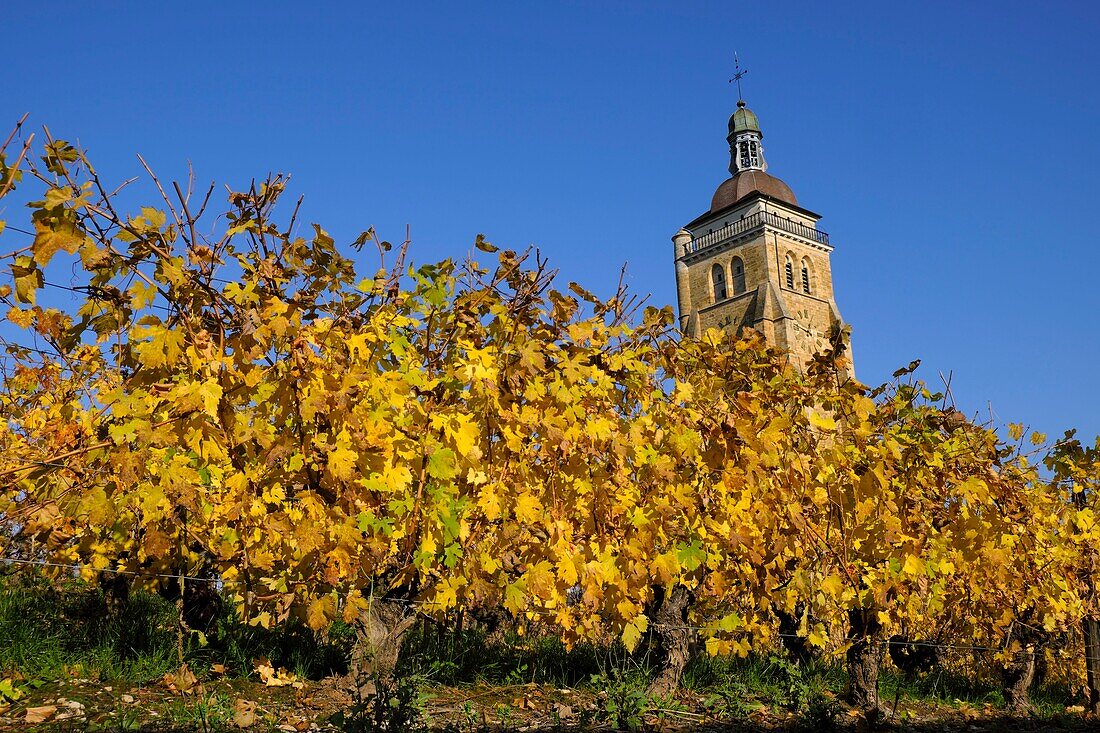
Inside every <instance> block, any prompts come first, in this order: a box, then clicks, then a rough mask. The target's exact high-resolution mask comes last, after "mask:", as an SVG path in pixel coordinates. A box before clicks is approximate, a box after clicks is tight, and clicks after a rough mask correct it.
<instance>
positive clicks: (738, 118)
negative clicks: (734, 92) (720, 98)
mask: <svg viewBox="0 0 1100 733" xmlns="http://www.w3.org/2000/svg"><path fill="white" fill-rule="evenodd" d="M739 132H755V133H757V134H759V135H760V137H764V133H762V132H760V122H759V121H757V119H756V115H755V114H753V111H752V110H751V109H749V108H748V107H746V106H745V100H743V99H739V100H738V101H737V110H736V111H735V112H734V113H733V114H732V115H730V134H731V135H733V134H737V133H739Z"/></svg>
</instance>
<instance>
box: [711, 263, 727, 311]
mask: <svg viewBox="0 0 1100 733" xmlns="http://www.w3.org/2000/svg"><path fill="white" fill-rule="evenodd" d="M710 282H711V284H712V285H713V286H714V302H715V303H717V302H718V301H720V300H725V299H726V268H724V267H722V265H720V264H719V263H717V262H715V263H714V267H712V268H710Z"/></svg>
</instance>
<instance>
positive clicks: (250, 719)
mask: <svg viewBox="0 0 1100 733" xmlns="http://www.w3.org/2000/svg"><path fill="white" fill-rule="evenodd" d="M255 724H256V703H255V702H253V701H252V700H237V702H235V703H233V725H235V726H237V727H238V728H250V727H252V726H253V725H255Z"/></svg>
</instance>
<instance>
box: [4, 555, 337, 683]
mask: <svg viewBox="0 0 1100 733" xmlns="http://www.w3.org/2000/svg"><path fill="white" fill-rule="evenodd" d="M176 628H177V615H176V607H175V604H174V603H172V602H170V601H168V600H165V599H164V598H162V597H160V596H159V595H157V594H155V593H146V592H140V591H135V592H133V593H131V594H130V597H129V600H128V601H127V602H126V603H125V604H122V605H121V606H117V607H113V608H111V609H110V610H109V608H108V603H107V600H106V598H105V597H104V595H103V594H102V593H101V592H100V591H99V590H96V589H93V588H89V587H88V586H87V585H85V584H84V583H81V582H79V581H77V580H73V581H68V582H65V583H61V584H50V583H47V582H46V581H43V580H40V579H36V578H35V577H34V576H30V575H24V576H16V577H11V576H9V577H6V578H0V672H4V673H11V672H19V673H20V674H22V675H23V677H25V678H26V679H27V680H32V681H33V680H55V679H62V678H67V677H82V678H93V679H102V680H115V681H126V682H132V683H138V684H140V683H144V682H148V681H150V680H154V679H157V678H160V677H162V676H164V674H165V673H167V672H170V671H174V670H176V669H178V668H179V655H178V652H177V646H176ZM204 634H205V636H206V643H205V644H203V643H200V639H199V637H198V635H195V634H191V635H188V636H187V638H186V639H185V644H184V660H185V661H186V662H187V664H188V665H189V666H190V667H191V668H192V669H193V670H194V671H196V673H203V672H205V671H207V670H209V668H210V665H212V664H222V665H224V666H225V667H226V670H227V673H228V674H230V675H231V676H236V677H247V676H248V675H250V674H251V673H252V670H253V661H254V660H255V659H257V658H260V657H266V658H268V659H269V660H271V662H272V664H273V665H274V666H275V667H285V668H286V669H288V670H289V671H291V672H294V673H295V674H297V675H299V676H301V677H306V678H310V679H320V678H322V677H327V676H329V675H332V674H342V673H344V672H346V671H347V662H346V660H347V656H348V652H349V651H350V648H351V643H352V641H353V640H354V634H353V632H352V631H351V630H350V629H349V628H348V627H347V626H346V625H343V624H337V625H335V626H334V627H333V628H332V629H331V630H330V631H329V632H328V633H327V634H325V635H324V636H323V637H319V636H318V635H316V634H314V633H313V632H312V631H311V630H310V629H308V628H306V627H305V626H303V625H301V624H297V623H290V624H287V625H285V626H283V627H281V628H279V629H274V630H267V629H261V628H257V627H253V626H248V625H247V624H242V623H241V622H240V621H239V620H238V619H237V617H236V616H235V615H234V614H233V612H232V609H230V608H228V607H223V608H219V609H218V613H217V615H216V617H215V620H214V621H213V623H212V624H211V625H210V628H208V629H205V630H204Z"/></svg>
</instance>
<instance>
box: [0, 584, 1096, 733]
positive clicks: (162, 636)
mask: <svg viewBox="0 0 1100 733" xmlns="http://www.w3.org/2000/svg"><path fill="white" fill-rule="evenodd" d="M176 628H177V619H176V608H175V604H174V603H173V602H171V601H169V600H166V599H164V598H162V597H161V596H159V595H157V594H153V593H142V592H134V593H132V594H131V596H130V598H129V601H128V602H127V603H125V604H122V605H120V606H114V607H112V608H111V610H110V611H108V603H107V600H106V598H105V597H104V596H103V594H102V592H101V591H99V590H96V589H93V588H89V587H88V586H87V585H85V584H83V583H81V582H79V581H76V580H72V581H67V582H64V583H60V584H58V583H56V582H54V583H50V582H47V581H45V580H43V579H41V578H36V577H35V576H34V575H29V574H28V575H14V576H11V575H9V576H6V577H0V678H2V677H3V676H6V675H11V674H12V673H15V672H18V673H19V674H20V675H22V678H23V679H24V680H25V684H29V685H34V684H35V683H36V682H49V681H53V680H59V679H65V678H72V677H78V678H89V679H97V680H103V681H105V682H106V681H118V682H130V683H134V684H142V683H146V682H148V681H151V680H155V679H158V678H160V677H162V676H163V675H164V674H165V673H167V672H170V671H174V670H175V669H177V668H178V666H179V658H178V655H177V651H176ZM204 633H205V637H206V643H205V644H200V643H199V642H200V639H199V637H198V635H191V636H189V637H188V638H187V639H186V643H185V649H184V656H185V661H187V663H188V665H189V666H190V667H191V669H192V670H193V671H194V672H195V673H196V674H198V675H199V676H203V675H205V674H206V673H207V672H208V671H209V669H210V666H211V665H213V664H221V665H224V666H225V668H226V672H227V674H228V675H229V676H230V677H234V678H247V677H249V676H250V675H252V673H253V666H254V665H253V663H254V660H256V659H257V658H260V657H266V658H267V659H269V660H270V661H271V662H272V664H273V665H274V666H275V667H276V668H278V667H285V668H286V669H288V670H290V671H291V672H293V673H295V674H296V675H298V676H300V677H304V678H307V679H320V678H323V677H327V676H330V675H333V674H343V673H345V672H346V671H347V666H346V660H347V659H348V656H349V653H350V649H351V645H352V642H353V641H354V633H353V631H352V629H350V628H349V627H348V626H347V625H344V624H340V623H338V624H336V625H334V626H333V628H332V629H330V630H329V631H328V632H327V633H326V634H324V635H318V634H315V633H314V632H312V631H311V630H309V629H308V628H306V627H304V626H303V625H301V624H298V623H294V622H290V623H287V624H284V625H283V626H281V627H279V628H277V629H273V630H265V629H260V628H257V627H252V626H248V625H246V624H242V623H241V622H240V621H239V620H238V619H237V618H236V616H235V615H234V614H233V612H232V609H231V608H229V607H227V606H224V604H223V605H222V606H221V607H219V608H218V609H217V613H216V614H214V621H213V622H212V623H211V624H210V626H209V628H207V629H205V630H204ZM653 657H654V655H653V654H652V651H647V650H646V648H645V645H644V644H643V645H642V647H641V649H640V650H639V651H638V652H635V653H633V654H630V653H628V652H626V650H625V649H624V648H623V647H622V646H621V645H617V644H616V645H611V646H595V645H591V644H578V645H576V646H574V647H572V648H567V647H566V646H565V645H564V644H563V643H562V642H561V641H560V640H559V639H557V638H556V637H553V636H545V635H541V636H540V635H534V636H519V635H517V634H515V633H512V632H507V633H503V634H497V635H495V636H490V635H489V634H488V632H487V631H486V630H485V629H483V628H479V627H477V626H472V627H471V626H470V625H468V626H467V628H465V629H462V630H448V629H445V628H442V627H439V626H437V625H435V624H432V623H429V622H424V623H421V624H418V625H417V626H416V627H415V628H414V630H413V631H412V632H410V635H409V637H408V639H407V641H406V644H405V648H404V651H403V654H402V657H401V660H400V663H399V670H398V671H399V674H400V675H401V676H402V677H404V678H406V679H412V680H415V681H416V683H417V684H425V683H426V684H430V685H445V686H461V685H472V684H485V685H491V686H497V687H506V686H510V685H523V684H528V683H536V684H540V685H547V686H553V687H559V688H562V687H568V688H582V689H587V690H589V691H590V692H592V693H597V692H599V693H602V695H601V696H600V699H601V700H603V701H604V704H605V706H606V707H608V710H606V711H604V712H605V713H606V714H607V715H608V717H609V719H610V718H614V719H626V718H630V717H631V716H635V713H636V712H637V709H639V708H640V707H642V706H644V705H645V704H650V703H652V704H656V703H655V701H648V703H647V702H646V701H647V700H648V698H645V697H644V691H645V689H646V687H647V686H648V683H649V681H650V680H651V679H652V674H653V672H654V670H653V665H652V659H653ZM972 666H973V670H972V671H971V674H962V673H958V672H952V671H947V670H937V671H934V672H930V673H926V674H920V675H915V676H906V675H904V674H902V673H900V672H898V671H896V670H895V668H894V667H893V665H892V664H891V663H890V662H889V660H884V661H883V665H882V671H881V677H880V687H879V690H880V696H881V699H882V701H883V702H884V703H887V704H891V703H893V701H894V700H895V699H898V700H899V701H901V707H902V708H903V709H904V708H905V705H906V702H909V701H922V702H928V703H937V704H947V705H954V704H957V703H959V702H961V703H965V704H969V705H974V706H981V705H985V704H991V705H993V706H994V707H1000V706H1001V705H1002V704H1003V699H1002V697H1001V692H1000V688H999V684H998V680H997V679H996V678H995V677H991V676H990V674H989V673H988V672H986V673H985V674H982V673H981V672H980V670H983V669H984V670H990V669H994V666H993V660H991V659H990V660H978V659H975V660H974V661H973V664H972ZM845 684H846V675H845V673H844V668H843V665H842V664H841V663H840V661H839V660H831V661H830V660H825V661H817V662H812V663H810V664H807V665H805V666H804V667H799V666H796V665H794V664H793V663H791V662H790V661H788V660H787V658H786V657H785V656H784V655H783V654H782V653H780V652H776V653H774V654H760V655H754V656H750V657H748V658H746V659H738V658H711V657H706V656H699V657H697V658H695V659H694V660H693V661H692V662H691V664H690V665H689V666H688V669H687V671H686V674H685V677H684V681H683V686H684V687H685V688H686V689H688V690H690V691H693V692H695V693H697V694H699V695H701V696H702V697H703V699H704V700H705V701H706V707H707V708H708V710H709V711H710V712H711V713H712V714H714V715H715V716H716V717H719V718H724V719H735V718H739V717H744V716H745V715H747V714H749V713H751V712H752V711H753V710H754V709H756V708H758V707H760V706H762V705H764V706H768V707H769V708H771V709H773V710H787V711H790V712H792V713H797V714H799V715H802V716H803V718H804V719H807V720H815V721H818V722H820V721H827V720H829V719H831V717H830V716H833V715H835V712H836V710H835V702H834V700H835V699H836V698H837V697H838V696H839V695H840V694H841V693H842V692H843V690H844V687H845ZM1032 702H1033V704H1034V706H1035V708H1036V712H1037V713H1038V714H1039V715H1040V716H1043V717H1050V718H1053V717H1056V716H1058V715H1060V714H1062V713H1063V711H1064V708H1065V706H1066V705H1067V704H1072V703H1073V702H1075V694H1074V692H1073V691H1072V690H1069V689H1066V688H1064V687H1060V686H1050V685H1039V686H1036V687H1035V688H1034V689H1033V690H1032ZM666 703H667V701H666ZM668 704H672V703H668ZM661 706H664V707H667V705H666V704H665V703H661V704H659V705H657V707H661ZM184 707H186V708H187V709H183V708H181V709H180V710H179V711H178V712H179V717H180V718H181V719H183V718H186V721H185V722H187V723H188V724H195V725H199V726H200V727H201V720H200V719H206V720H208V721H210V720H213V721H219V724H220V722H224V719H225V716H226V713H227V710H226V707H225V701H223V700H218V699H210V700H204V701H201V704H196V703H195V702H194V701H192V702H191V703H189V704H188V705H187V706H184ZM196 715H197V716H199V719H194V720H193V718H194V717H195V716H196Z"/></svg>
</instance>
